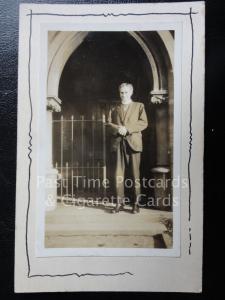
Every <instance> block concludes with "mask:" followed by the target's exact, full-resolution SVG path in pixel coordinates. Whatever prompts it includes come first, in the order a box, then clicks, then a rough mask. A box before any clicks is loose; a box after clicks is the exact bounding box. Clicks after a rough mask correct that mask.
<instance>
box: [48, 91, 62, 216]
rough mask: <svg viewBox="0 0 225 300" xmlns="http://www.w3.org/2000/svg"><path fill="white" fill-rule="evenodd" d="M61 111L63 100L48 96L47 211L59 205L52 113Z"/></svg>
mask: <svg viewBox="0 0 225 300" xmlns="http://www.w3.org/2000/svg"><path fill="white" fill-rule="evenodd" d="M60 111H61V100H60V99H59V98H58V97H56V96H49V97H47V131H46V137H47V138H46V144H47V153H46V158H47V161H46V199H45V200H46V201H45V203H46V211H50V210H54V209H55V208H56V207H57V176H58V171H57V169H55V168H54V167H53V157H52V151H53V149H52V138H53V136H52V113H53V112H60Z"/></svg>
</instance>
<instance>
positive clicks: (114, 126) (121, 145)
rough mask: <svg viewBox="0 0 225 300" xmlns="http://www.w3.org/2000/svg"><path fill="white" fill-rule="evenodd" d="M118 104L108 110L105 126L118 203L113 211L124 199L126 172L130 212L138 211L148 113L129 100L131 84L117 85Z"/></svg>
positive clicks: (138, 103)
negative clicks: (131, 198) (130, 191)
mask: <svg viewBox="0 0 225 300" xmlns="http://www.w3.org/2000/svg"><path fill="white" fill-rule="evenodd" d="M119 93H120V98H121V103H120V104H118V105H116V106H115V107H113V108H112V109H110V111H109V115H108V119H107V125H108V127H109V131H110V135H111V151H112V154H113V161H114V164H113V166H114V167H115V172H114V176H115V183H116V194H117V195H116V198H117V204H116V207H115V209H113V210H112V212H113V213H118V212H119V211H120V210H121V209H122V207H123V205H124V203H123V200H124V198H125V194H124V192H125V187H124V182H125V176H126V175H125V174H126V173H127V171H128V172H129V173H130V175H131V179H132V183H133V191H134V202H133V209H132V212H133V213H138V212H139V206H138V196H139V195H140V184H137V182H138V181H139V182H140V162H141V152H142V149H143V145H142V133H141V131H143V130H144V129H145V128H146V127H147V126H148V121H147V115H146V112H145V108H144V104H143V103H140V102H134V101H132V99H131V96H132V94H133V86H132V84H130V83H122V84H120V86H119Z"/></svg>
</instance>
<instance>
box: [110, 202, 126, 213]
mask: <svg viewBox="0 0 225 300" xmlns="http://www.w3.org/2000/svg"><path fill="white" fill-rule="evenodd" d="M123 208H124V205H122V204H117V205H116V207H115V208H113V210H112V214H116V213H119V212H120V211H121V210H123Z"/></svg>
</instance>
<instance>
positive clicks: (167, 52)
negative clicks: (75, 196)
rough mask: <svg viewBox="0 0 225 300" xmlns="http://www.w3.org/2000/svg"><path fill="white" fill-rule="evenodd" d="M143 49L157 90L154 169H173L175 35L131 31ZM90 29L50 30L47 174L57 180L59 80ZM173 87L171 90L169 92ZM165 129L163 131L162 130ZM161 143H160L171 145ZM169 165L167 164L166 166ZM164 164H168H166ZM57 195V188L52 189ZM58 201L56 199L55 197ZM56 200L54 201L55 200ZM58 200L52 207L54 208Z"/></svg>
mask: <svg viewBox="0 0 225 300" xmlns="http://www.w3.org/2000/svg"><path fill="white" fill-rule="evenodd" d="M128 33H129V34H130V35H131V36H132V37H133V38H134V39H135V40H136V41H137V43H138V44H139V45H140V46H141V48H142V49H143V51H144V53H145V55H146V57H147V59H148V62H149V67H150V68H151V70H152V75H153V90H152V91H149V103H152V105H154V106H155V114H156V119H157V120H158V121H157V126H156V128H155V130H156V137H157V139H156V140H157V144H158V147H157V149H158V152H157V159H156V166H155V168H154V170H153V172H156V173H162V174H163V175H164V174H165V173H167V172H169V158H168V153H171V152H172V126H173V114H172V111H173V53H174V51H173V45H174V43H173V40H174V39H173V36H172V34H171V33H170V32H169V31H161V32H160V31H159V32H128ZM87 34H88V32H50V33H49V49H48V78H47V95H48V96H47V120H48V122H47V123H48V131H47V132H48V133H47V134H48V135H49V141H50V143H49V148H48V156H47V157H48V165H47V177H49V178H51V179H53V180H55V179H56V176H57V172H56V170H55V169H54V168H53V166H52V112H53V111H60V110H61V100H60V99H59V97H58V87H59V81H60V78H61V74H62V71H63V68H64V66H65V64H66V62H67V60H68V59H69V57H70V56H71V54H72V53H73V52H74V51H75V50H76V49H77V47H78V46H79V45H80V44H81V43H82V42H83V41H84V39H85V37H86V36H87ZM168 91H169V92H168ZM162 132H163V134H162ZM167 144H168V148H167V147H161V146H160V145H167ZM165 166H166V168H165ZM162 167H164V168H162ZM49 194H50V196H51V198H52V199H56V189H54V188H53V189H51V190H49V191H48V195H49ZM53 202H54V201H53ZM53 202H52V203H53ZM55 206H56V201H55V204H54V205H52V206H51V207H48V209H54V208H55Z"/></svg>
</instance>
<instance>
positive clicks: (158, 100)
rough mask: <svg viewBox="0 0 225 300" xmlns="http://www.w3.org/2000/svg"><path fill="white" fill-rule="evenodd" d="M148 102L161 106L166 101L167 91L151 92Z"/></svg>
mask: <svg viewBox="0 0 225 300" xmlns="http://www.w3.org/2000/svg"><path fill="white" fill-rule="evenodd" d="M150 99H151V100H150V101H151V103H152V104H162V103H165V102H166V101H167V99H168V91H167V90H153V91H151V93H150Z"/></svg>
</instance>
